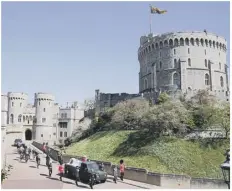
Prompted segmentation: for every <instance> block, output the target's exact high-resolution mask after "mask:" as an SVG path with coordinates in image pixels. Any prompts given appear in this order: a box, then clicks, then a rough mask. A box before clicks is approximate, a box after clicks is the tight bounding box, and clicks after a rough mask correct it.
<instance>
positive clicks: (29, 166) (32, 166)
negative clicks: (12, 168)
mask: <svg viewBox="0 0 232 191" xmlns="http://www.w3.org/2000/svg"><path fill="white" fill-rule="evenodd" d="M29 167H30V168H37V167H35V166H29Z"/></svg>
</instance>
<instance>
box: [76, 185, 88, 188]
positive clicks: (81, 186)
mask: <svg viewBox="0 0 232 191" xmlns="http://www.w3.org/2000/svg"><path fill="white" fill-rule="evenodd" d="M77 187H80V188H88V189H90V187H89V186H83V185H77Z"/></svg>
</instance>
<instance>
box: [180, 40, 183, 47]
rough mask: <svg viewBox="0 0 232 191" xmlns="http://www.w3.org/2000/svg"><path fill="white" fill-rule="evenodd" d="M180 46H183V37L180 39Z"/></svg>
mask: <svg viewBox="0 0 232 191" xmlns="http://www.w3.org/2000/svg"><path fill="white" fill-rule="evenodd" d="M180 46H184V39H183V38H181V39H180Z"/></svg>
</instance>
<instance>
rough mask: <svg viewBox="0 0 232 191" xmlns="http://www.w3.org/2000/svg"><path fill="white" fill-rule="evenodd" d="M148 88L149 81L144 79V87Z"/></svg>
mask: <svg viewBox="0 0 232 191" xmlns="http://www.w3.org/2000/svg"><path fill="white" fill-rule="evenodd" d="M147 88H148V83H147V79H144V89H147Z"/></svg>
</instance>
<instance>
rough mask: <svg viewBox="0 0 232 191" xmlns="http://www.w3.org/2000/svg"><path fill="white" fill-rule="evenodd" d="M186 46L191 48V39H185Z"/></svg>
mask: <svg viewBox="0 0 232 191" xmlns="http://www.w3.org/2000/svg"><path fill="white" fill-rule="evenodd" d="M185 44H186V45H187V46H189V39H188V38H186V39H185Z"/></svg>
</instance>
